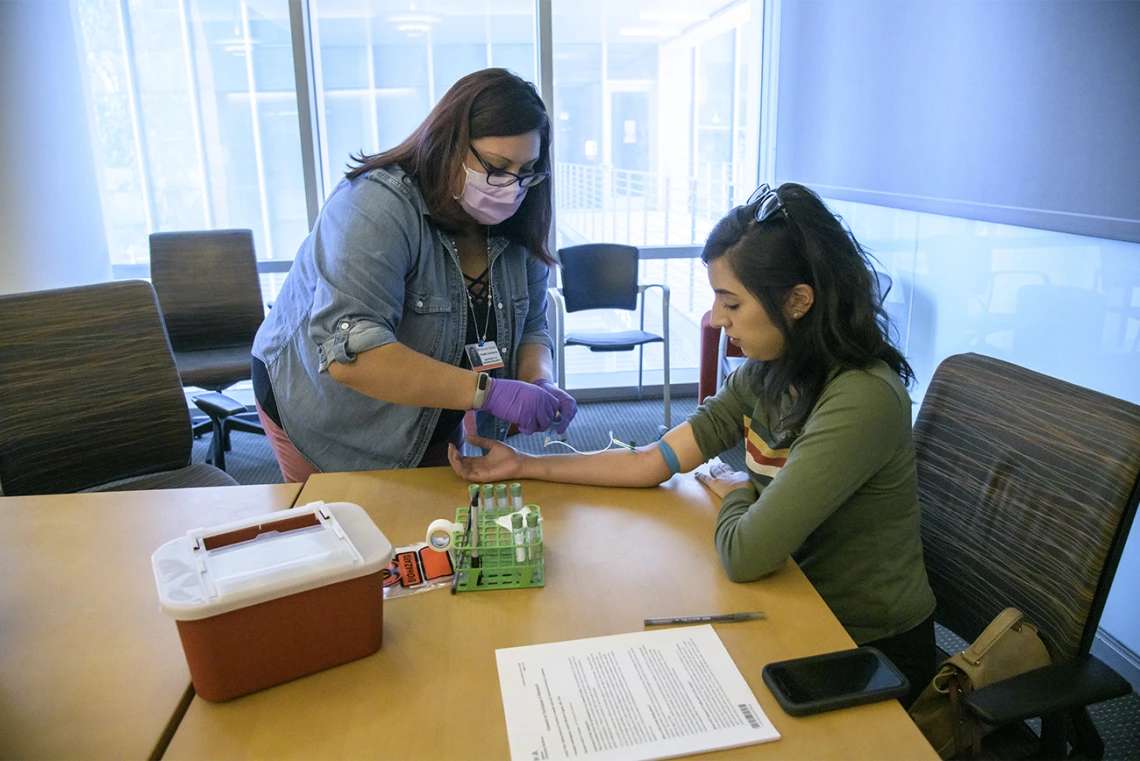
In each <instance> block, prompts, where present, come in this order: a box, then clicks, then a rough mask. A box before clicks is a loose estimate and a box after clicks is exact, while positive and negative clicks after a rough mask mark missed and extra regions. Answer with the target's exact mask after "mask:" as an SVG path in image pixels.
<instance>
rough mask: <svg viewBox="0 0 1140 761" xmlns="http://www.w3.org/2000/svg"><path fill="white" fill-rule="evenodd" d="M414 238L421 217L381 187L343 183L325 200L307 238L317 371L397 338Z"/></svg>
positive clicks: (360, 180)
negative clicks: (312, 270) (312, 273)
mask: <svg viewBox="0 0 1140 761" xmlns="http://www.w3.org/2000/svg"><path fill="white" fill-rule="evenodd" d="M418 235H420V214H419V213H418V212H417V211H416V209H415V208H414V207H413V206H412V204H411V202H410V201H409V200H408V199H406V198H403V197H402V196H401V195H400V193H399V192H398V191H396V190H393V189H392V188H389V187H387V186H385V185H384V184H382V183H380V182H377V181H373V180H370V179H368V178H366V177H362V178H358V179H356V180H354V181H351V182H349V181H345V182H344V183H343V184H342V185H341V186H339V187H338V188H337V190H336V191H335V192H334V193H333V195H332V196H331V197H330V198H329V199H328V201H326V203H325V206H324V208H323V209H322V211H321V215H320V218H319V219H318V220H317V224H316V226H315V227H314V228H313V233H312V246H313V261H314V265H315V267H316V272H317V278H316V286H315V288H314V291H313V303H312V307H311V309H310V312H309V337H310V339H311V340H312V341H313V343H315V344H316V346H317V350H318V352H319V355H320V369H321V371H322V372H323V371H326V370H328V365H329V363H330V362H340V363H342V364H346V363H349V362H352V361H353V360H355V359H356V355H357V354H359V353H360V352H362V351H367V350H369V349H374V348H376V347H378V346H384V345H385V344H389V343H394V342H395V341H396V331H397V329H398V328H399V325H400V319H401V315H402V314H403V305H404V283H405V275H406V273H407V272H408V271H409V268H410V266H411V260H412V256H413V252H414V251H417V250H418V246H419V241H418V240H416V239H414V238H415V237H418Z"/></svg>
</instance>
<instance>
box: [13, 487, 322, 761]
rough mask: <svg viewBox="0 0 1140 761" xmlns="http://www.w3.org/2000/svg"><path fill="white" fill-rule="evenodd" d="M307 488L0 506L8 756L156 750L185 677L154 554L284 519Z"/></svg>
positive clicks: (185, 688)
mask: <svg viewBox="0 0 1140 761" xmlns="http://www.w3.org/2000/svg"><path fill="white" fill-rule="evenodd" d="M300 489H301V487H300V485H299V484H285V485H277V486H229V487H221V488H212V489H175V490H169V491H136V492H113V493H105V494H65V495H52V496H42V497H2V498H0V758H117V759H129V758H135V759H140V758H146V757H148V756H150V755H152V754H153V753H154V752H155V751H156V750H160V749H161V746H162V745H164V744H165V742H166V740H167V739H169V737H168V734H169V732H171V731H173V724H174V722H175V721H176V720H177V718H178V717H179V716H180V713H181V710H180V706H181V708H184V706H185V703H184V701H188V699H189V694H190V693H189V686H190V674H189V672H188V671H187V669H186V660H185V658H184V657H183V654H182V645H181V643H180V642H179V640H178V632H177V630H176V628H175V625H174V622H173V621H172V620H171V619H169V618H167V616H166V615H165V614H163V612H162V610H161V609H160V608H159V604H158V593H157V591H156V589H155V583H154V574H153V573H152V571H151V565H150V555H151V553H152V552H154V550H155V549H157V548H158V546H159V545H161V544H163V543H164V542H167V541H169V540H170V539H174V538H175V537H177V536H179V535H180V534H183V533H185V532H186V531H188V530H190V529H192V528H196V527H199V526H209V525H213V524H217V523H223V522H227V521H233V520H237V519H239V518H242V517H245V516H250V515H257V514H259V513H267V512H271V511H274V510H279V509H284V508H288V507H290V506H292V504H293V501H294V500H295V499H296V497H297V494H298V493H299V492H300ZM172 719H173V720H174V721H172ZM164 735H165V736H164Z"/></svg>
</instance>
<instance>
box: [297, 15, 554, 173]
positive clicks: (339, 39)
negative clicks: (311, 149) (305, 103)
mask: <svg viewBox="0 0 1140 761" xmlns="http://www.w3.org/2000/svg"><path fill="white" fill-rule="evenodd" d="M534 6H535V4H534V2H533V0H496V1H495V2H494V3H491V2H479V3H472V2H465V1H463V0H452V1H451V2H429V3H422V2H421V3H414V2H412V3H409V2H408V1H407V0H311V3H310V6H309V7H310V9H311V16H310V18H311V28H312V35H313V51H314V54H313V58H314V65H313V68H314V71H315V72H316V74H317V93H316V98H317V116H318V120H319V127H318V131H319V135H320V140H319V142H320V151H321V162H320V164H321V167H322V175H323V176H322V180H323V184H324V190H325V194H326V195H327V194H328V193H329V192H331V191H332V188H333V187H334V186H335V185H336V183H337V182H338V181H339V179H340V178H341V177H342V176H343V175H344V171H345V168H346V167H347V165H348V162H349V160H350V157H351V156H353V155H359V154H361V153H364V154H372V153H378V152H380V151H383V150H387V149H389V148H392V147H394V146H395V145H397V144H399V143H400V142H401V141H402V140H403V139H404V138H406V137H407V136H408V135H409V134H410V133H411V131H412V130H413V129H415V127H416V126H417V125H419V123H420V122H421V121H423V119H424V117H425V116H427V114H428V111H430V110H431V107H432V106H434V105H435V104H436V102H437V101H438V100H439V99H440V97H442V95H443V94H444V93H445V92H447V89H448V88H449V87H451V85H453V84H454V83H455V81H456V80H458V79H459V78H460V77H462V76H463V75H465V74H469V73H471V72H472V71H477V70H479V69H484V68H487V67H488V66H500V67H503V68H507V69H511V70H512V71H514V72H516V73H517V74H518V75H519V76H521V77H523V78H524V79H526V80H528V81H532V82H533V81H534V79H535V75H534V71H535V48H534V32H535V18H534Z"/></svg>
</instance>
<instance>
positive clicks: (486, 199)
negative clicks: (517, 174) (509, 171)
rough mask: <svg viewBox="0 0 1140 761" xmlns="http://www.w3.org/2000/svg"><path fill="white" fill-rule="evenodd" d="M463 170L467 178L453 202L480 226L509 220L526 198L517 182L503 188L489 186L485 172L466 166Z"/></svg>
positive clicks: (524, 190) (524, 189)
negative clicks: (457, 202)
mask: <svg viewBox="0 0 1140 761" xmlns="http://www.w3.org/2000/svg"><path fill="white" fill-rule="evenodd" d="M463 169H464V171H465V172H466V173H467V177H466V179H465V180H464V182H463V192H461V193H460V194H459V195H457V196H455V200H457V201H459V205H460V206H461V207H463V210H464V211H465V212H467V213H468V214H469V215H470V216H471V218H472V219H474V220H475V221H476V222H478V223H479V224H481V225H497V224H499V223H500V222H503V221H504V220H507V219H510V218H511V216H512V215H513V214H514V213H515V212H516V211H518V209H519V206H520V205H521V204H522V202H523V199H524V198H526V190H527V189H526V188H522V187H519V184H518V183H517V182H513V183H511V184H510V185H505V186H497V185H491V184H490V183H489V182H487V174H486V173H485V172H478V171H476V170H474V169H472V168H470V167H468V166H464V167H463Z"/></svg>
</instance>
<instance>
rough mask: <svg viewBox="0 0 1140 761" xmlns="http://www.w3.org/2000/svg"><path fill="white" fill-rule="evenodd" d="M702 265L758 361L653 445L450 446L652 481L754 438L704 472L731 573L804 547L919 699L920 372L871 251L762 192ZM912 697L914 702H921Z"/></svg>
mask: <svg viewBox="0 0 1140 761" xmlns="http://www.w3.org/2000/svg"><path fill="white" fill-rule="evenodd" d="M701 258H702V259H703V260H704V262H705V263H706V264H707V265H708V273H709V282H710V283H711V284H712V288H713V290H714V292H715V294H716V297H715V302H714V305H713V318H712V324H713V325H715V326H718V327H723V328H724V330H725V332H726V334H727V335H728V339H729V341H731V342H732V343H733V344H736V345H737V346H739V347H740V348H741V350H742V351H743V353H744V355H745V357H747V358H748V360H749V361H747V362H745V364H744V365H743V366H741V367H740V368H739V369H738V370H736V371H735V372H734V373H732V374H731V375H730V376H729V377H728V379H727V381H726V382H725V385H724V387H723V388H722V389H721V390H720V391H719V392H718V393H717V395H716V396H715V397H712V398H710V399H709V400H707V401H706V402H705V404H704V405H702V406H701V407H699V408H698V409H697V411H696V412H695V413H694V414H693V415H692V417H690V418H689V420H688V421H687V422H685V423H683V424H681V425H680V426H678V427H676V428H674V429H673V430H671V431H669V432H668V433H666V434H665V436H664V438H663V439H662V440H661V441H659V442H657V443H655V444H651V445H649V446H645V447H640V448H638V449H637V451H634V452H629V451H624V450H613V451H609V452H604V453H601V454H597V455H593V456H583V455H546V456H537V457H535V456H528V455H524V454H521V453H519V452H516V451H515V450H514V449H512V448H510V447H507V446H505V445H502V444H499V443H497V442H491V441H488V440H480V439H472V442H473V443H475V444H477V445H479V446H482V447H486V448H488V450H489V451H488V452H487V454H486V456H484V457H461V456H460V455H459V453H458V452H457V451H454V450H452V451H451V452H450V460H451V463H452V467H453V468H454V469H455V470H456V472H457V473H459V474H460V475H461V476H463V477H465V478H468V479H470V480H472V481H497V480H504V479H508V478H516V479H517V478H535V479H542V480H548V481H562V482H567V483H583V484H595V485H609V486H652V485H656V484H659V483H661V482H663V481H665V480H667V479H668V478H670V477H671V476H672V475H673V474H674V473H677V472H681V471H689V470H692V469H693V468H696V467H697V466H698V465H700V464H701V463H702V462H705V461H707V460H709V459H711V458H713V457H715V456H716V455H718V454H720V453H721V452H724V451H725V450H728V449H730V448H732V447H734V446H736V445H737V444H739V443H740V441H741V440H742V439H743V440H744V442H745V448H746V465H747V472H744V473H733V472H731V471H729V472H725V471H724V469H723V468H718V469H717V470H716V471H715V475H703V474H700V475H698V477H699V478H701V480H702V482H703V483H705V484H706V485H707V486H708V487H709V488H710V489H712V490H713V491H714V492H716V493H717V494H718V495H719V496H720V497H721V498H722V505H721V509H720V513H719V515H718V517H717V522H716V533H715V537H716V549H717V552H718V553H719V554H720V558H721V562H722V564H723V565H724V569H725V571H726V572H727V574H728V576H729V578H730V579H732V580H733V581H739V582H749V581H755V580H757V579H760V578H763V577H764V576H766V575H768V574H770V573H773V572H775V571H778V570H779V569H780V568H782V567H783V566H784V564H785V563H786V562H787V559H788V557H791V558H792V559H794V560H795V561H796V563H798V564H799V566H800V568H801V569H802V570H803V572H804V574H805V575H806V576H807V577H808V579H809V580H810V581H811V582H812V584H813V585H814V586H815V588H816V590H817V591H818V592H819V593H820V596H822V597H823V599H824V601H825V602H827V604H828V605H829V606H830V608H831V610H832V612H834V613H835V615H836V617H837V618H838V619H839V621H840V622H841V623H842V624H843V626H844V627H845V628H846V629H847V632H848V633H849V634H850V635H851V637H852V639H854V640H855V642H856V643H858V644H861V645H863V644H867V645H874V646H875V647H878V648H879V649H880V650H882V651H883V652H884V653H886V654H887V655H888V656H889V657H890V658H891V659H892V660H893V661H894V662H895V663H896V664H897V665H898V666H899V667H900V668H901V669H902V670H903V671H904V673H906V675H907V677H908V678H909V679H910V682H911V696H910V698H911V699H913V697H915V696H917V694H918V692H920V691H921V690H922V688H923V686H924V685H925V684H926V683H927V682H928V681H929V680H930V678H931V677H932V676H933V672H934V667H935V648H934V628H933V618H932V614H933V611H934V595H933V593H932V592H931V589H930V584H929V582H928V581H927V578H926V570H925V567H924V565H923V560H922V544H921V542H920V539H919V506H918V490H917V476H916V472H915V464H914V446H913V443H912V441H911V401H910V397H909V396H908V394H907V390H906V385H907V383H908V382H910V381H911V380H913V377H914V374H913V372H912V370H911V368H910V365H908V364H907V361H906V359H905V358H904V357H903V356H902V355H901V354H900V353H899V352H898V350H897V349H895V348H894V347H893V346H891V344H890V342H889V341H888V340H887V330H888V320H887V317H886V315H885V313H884V312H883V310H882V307H881V306H880V299H881V295H880V294H879V293H878V292H877V285H876V282H877V281H876V280H875V278H874V276H873V272H872V270H871V267H870V264H869V262H868V260H867V256H866V254H865V253H864V251H863V249H862V248H861V247H860V246H859V244H858V243H857V242H856V241H855V239H854V237H852V235H851V234H850V232H849V231H848V230H847V228H846V227H845V226H844V225H843V223H842V222H841V221H840V220H839V219H837V218H836V217H835V216H834V215H833V214H832V213H831V212H830V211H829V210H828V209H827V207H826V206H825V205H824V204H823V202H822V201H821V200H820V199H819V198H818V197H817V196H816V195H815V194H814V193H812V192H811V191H810V190H808V189H807V188H805V187H803V186H800V185H795V184H792V183H788V184H785V185H782V186H780V188H779V189H777V190H771V189H769V188H768V187H767V186H762V187H761V188H760V189H759V190H757V191H756V193H754V194H753V197H752V198H751V199H750V200H749V203H747V204H746V205H744V206H741V207H738V208H736V209H733V210H732V211H731V212H730V213H729V214H728V215H727V216H726V217H725V218H724V219H722V220H721V221H720V222H719V223H718V224H717V226H716V228H715V229H714V230H713V232H712V234H711V235H710V236H709V239H708V242H707V243H706V244H705V247H704V251H703V252H702V254H701ZM907 702H908V704H909V701H907Z"/></svg>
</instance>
